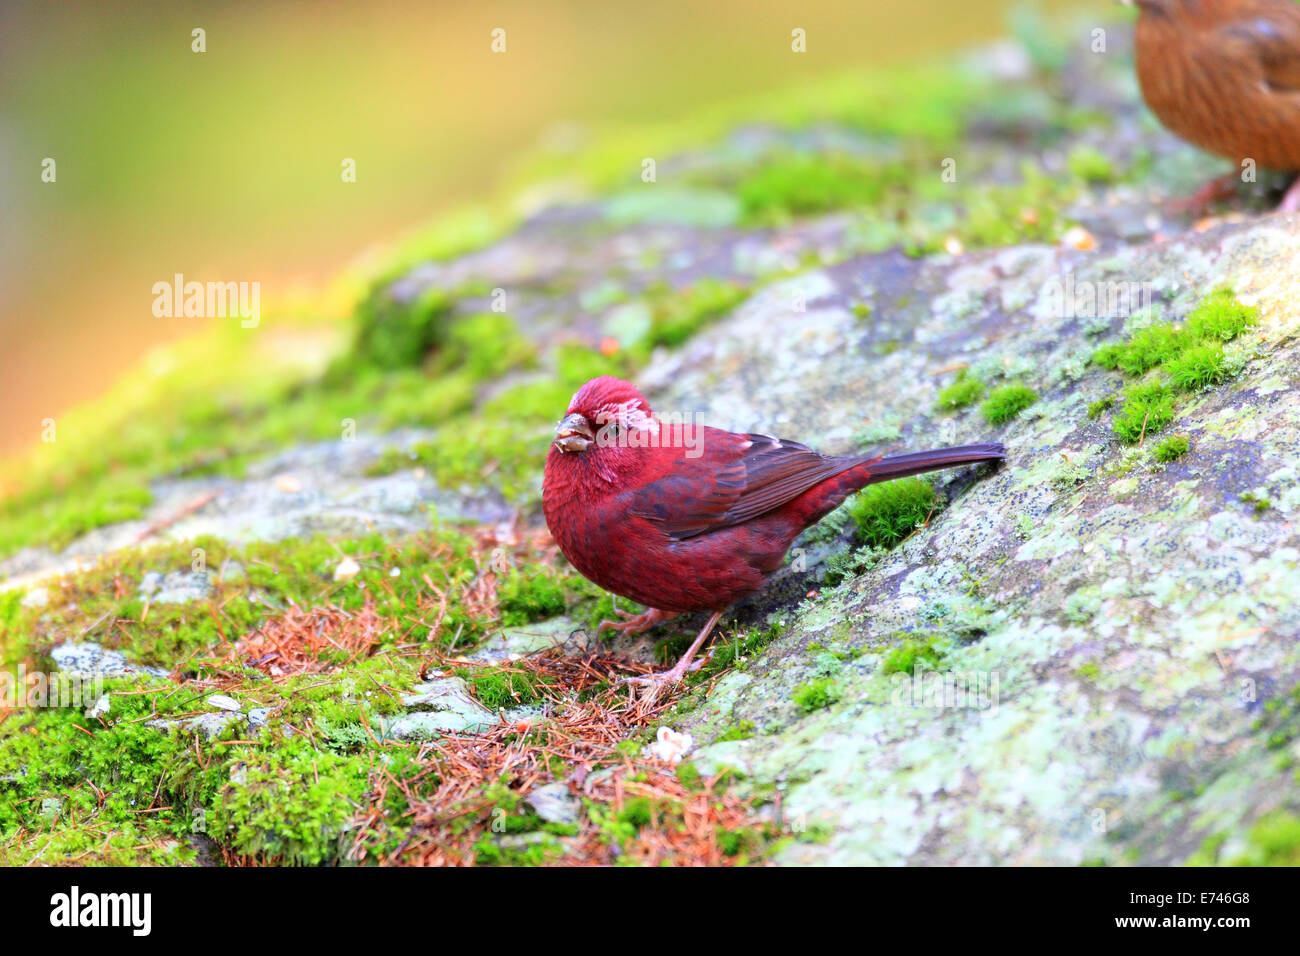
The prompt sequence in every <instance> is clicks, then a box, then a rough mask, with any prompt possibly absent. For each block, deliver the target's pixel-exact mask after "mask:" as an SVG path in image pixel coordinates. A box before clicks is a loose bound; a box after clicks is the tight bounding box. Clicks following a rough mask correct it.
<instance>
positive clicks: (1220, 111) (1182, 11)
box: [1129, 0, 1300, 212]
mask: <svg viewBox="0 0 1300 956" xmlns="http://www.w3.org/2000/svg"><path fill="white" fill-rule="evenodd" d="M1129 2H1134V3H1136V4H1137V6H1138V7H1140V8H1141V9H1140V12H1139V13H1138V21H1137V29H1136V32H1135V36H1134V44H1135V47H1136V56H1137V75H1138V83H1139V84H1141V86H1142V96H1143V98H1144V99H1145V100H1146V101H1147V105H1148V106H1150V107H1151V111H1152V112H1153V113H1155V114H1156V115H1157V116H1158V117H1160V121H1161V122H1162V123H1164V124H1165V125H1166V126H1167V127H1169V129H1171V130H1172V131H1173V132H1175V133H1177V134H1178V135H1179V136H1181V137H1182V138H1183V139H1185V140H1187V141H1188V142H1190V143H1194V144H1196V145H1197V146H1199V147H1201V148H1202V149H1205V150H1208V151H1210V152H1211V153H1218V154H1219V155H1220V156H1226V157H1227V158H1228V159H1231V160H1232V161H1233V162H1234V163H1237V164H1238V166H1239V167H1242V168H1244V164H1243V161H1244V160H1251V161H1252V162H1253V164H1254V165H1255V166H1261V167H1264V168H1265V169H1277V170H1282V171H1285V172H1294V171H1296V170H1300V4H1296V3H1295V2H1294V0H1129ZM1250 168H1253V166H1252V167H1250ZM1240 175H1242V172H1241V168H1239V169H1238V170H1237V171H1235V172H1233V173H1231V174H1229V175H1228V176H1225V177H1223V179H1221V180H1217V181H1216V182H1214V183H1211V184H1210V185H1209V186H1206V187H1205V188H1204V189H1202V190H1201V191H1200V192H1198V193H1197V194H1196V195H1195V196H1194V197H1192V199H1191V200H1189V201H1188V203H1187V205H1192V206H1195V205H1204V204H1205V203H1206V202H1208V201H1210V200H1212V199H1215V198H1218V197H1220V196H1223V195H1225V194H1226V195H1230V194H1231V192H1232V190H1233V188H1234V187H1235V185H1236V182H1235V180H1236V177H1238V176H1240ZM1279 208H1281V209H1282V210H1284V211H1286V212H1295V211H1297V210H1300V180H1297V182H1296V183H1293V184H1292V186H1291V189H1290V190H1289V191H1288V192H1287V194H1286V197H1285V198H1284V199H1283V200H1282V205H1281V206H1280V207H1279Z"/></svg>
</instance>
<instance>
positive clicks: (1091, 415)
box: [1088, 395, 1115, 421]
mask: <svg viewBox="0 0 1300 956" xmlns="http://www.w3.org/2000/svg"><path fill="white" fill-rule="evenodd" d="M1114 407H1115V396H1114V395H1107V396H1106V397H1105V398H1101V399H1098V400H1097V401H1095V402H1089V403H1088V419H1089V420H1090V421H1096V420H1097V419H1099V418H1101V416H1102V415H1104V414H1105V413H1106V412H1107V411H1108V410H1110V409H1111V408H1114Z"/></svg>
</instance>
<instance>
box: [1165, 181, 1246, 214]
mask: <svg viewBox="0 0 1300 956" xmlns="http://www.w3.org/2000/svg"><path fill="white" fill-rule="evenodd" d="M1237 177H1238V174H1237V173H1225V174H1224V175H1222V176H1220V177H1219V178H1218V179H1211V180H1210V181H1209V182H1208V183H1206V184H1205V185H1204V186H1202V187H1201V188H1200V189H1198V190H1196V192H1194V193H1192V194H1191V195H1190V196H1185V197H1183V198H1182V199H1171V200H1170V201H1169V208H1170V209H1171V210H1172V211H1173V212H1178V213H1183V212H1186V213H1197V214H1199V213H1202V212H1204V211H1205V210H1206V209H1208V208H1209V207H1210V206H1212V205H1213V204H1214V203H1216V202H1218V201H1219V200H1221V199H1231V198H1232V197H1233V196H1235V195H1237V181H1238V179H1237Z"/></svg>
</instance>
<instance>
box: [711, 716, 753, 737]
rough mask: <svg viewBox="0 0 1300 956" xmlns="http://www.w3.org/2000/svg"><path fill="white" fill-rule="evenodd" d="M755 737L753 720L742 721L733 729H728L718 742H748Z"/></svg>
mask: <svg viewBox="0 0 1300 956" xmlns="http://www.w3.org/2000/svg"><path fill="white" fill-rule="evenodd" d="M752 736H754V722H753V721H752V720H742V721H741V722H740V723H738V724H736V725H735V726H733V727H729V728H727V730H726V731H724V732H723V733H722V734H721V735H720V736H719V737H718V740H720V741H721V740H748V739H749V738H750V737H752Z"/></svg>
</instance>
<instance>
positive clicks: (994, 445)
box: [867, 442, 1007, 484]
mask: <svg viewBox="0 0 1300 956" xmlns="http://www.w3.org/2000/svg"><path fill="white" fill-rule="evenodd" d="M1006 454H1007V450H1006V448H1005V447H1004V446H1003V445H1002V443H1001V442H984V443H983V444H980V445H957V446H955V447H953V448H934V449H931V450H930V451H914V452H911V453H909V454H906V455H890V456H889V457H888V458H881V459H880V460H879V461H876V462H871V463H868V464H867V468H868V469H869V470H870V472H871V478H870V479H869V481H868V483H869V484H874V483H875V482H877V481H893V480H894V479H895V478H907V477H909V476H911V475H919V474H922V473H923V472H927V471H937V470H938V469H940V468H954V467H956V466H957V465H970V464H973V463H975V462H979V461H997V460H998V459H999V458H1005V457H1006Z"/></svg>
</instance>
